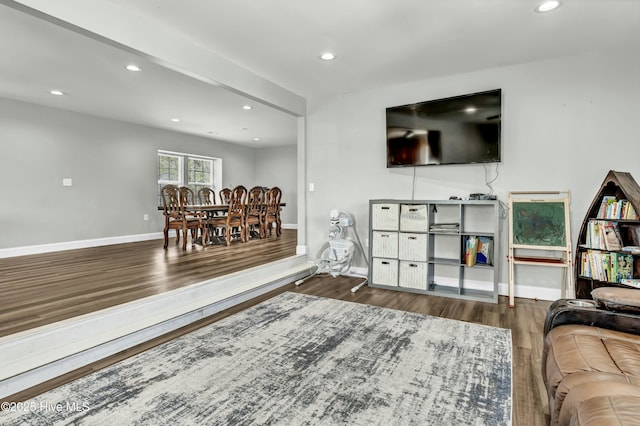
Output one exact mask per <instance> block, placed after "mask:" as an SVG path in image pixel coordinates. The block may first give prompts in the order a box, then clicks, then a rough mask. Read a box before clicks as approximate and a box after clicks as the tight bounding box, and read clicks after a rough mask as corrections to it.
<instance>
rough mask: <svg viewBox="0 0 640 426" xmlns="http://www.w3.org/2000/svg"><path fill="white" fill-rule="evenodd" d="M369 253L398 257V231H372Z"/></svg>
mask: <svg viewBox="0 0 640 426" xmlns="http://www.w3.org/2000/svg"><path fill="white" fill-rule="evenodd" d="M371 255H372V256H373V257H398V233H397V232H383V231H373V241H372V242H371Z"/></svg>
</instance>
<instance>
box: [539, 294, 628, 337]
mask: <svg viewBox="0 0 640 426" xmlns="http://www.w3.org/2000/svg"><path fill="white" fill-rule="evenodd" d="M578 302H579V301H578ZM588 302H591V301H588ZM574 303H576V302H575V301H574V299H559V300H556V301H555V302H553V303H552V304H551V306H550V307H549V310H548V311H547V317H546V319H545V321H544V335H545V336H546V335H547V333H549V331H550V330H551V329H552V328H554V327H557V326H559V325H565V324H582V325H589V326H592V327H600V328H606V329H609V330H615V331H622V332H625V333H631V334H636V335H640V314H633V313H628V312H614V311H609V310H607V309H603V308H599V307H597V305H596V304H595V303H593V304H592V305H591V304H589V305H588V306H577V305H574Z"/></svg>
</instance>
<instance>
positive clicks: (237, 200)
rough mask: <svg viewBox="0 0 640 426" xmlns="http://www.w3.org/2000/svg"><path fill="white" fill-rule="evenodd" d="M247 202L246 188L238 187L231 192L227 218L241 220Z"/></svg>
mask: <svg viewBox="0 0 640 426" xmlns="http://www.w3.org/2000/svg"><path fill="white" fill-rule="evenodd" d="M246 202H247V188H245V187H244V186H242V185H238V186H236V187H235V188H233V190H232V191H231V199H230V200H229V213H228V215H229V217H230V218H243V217H244V206H245V204H246Z"/></svg>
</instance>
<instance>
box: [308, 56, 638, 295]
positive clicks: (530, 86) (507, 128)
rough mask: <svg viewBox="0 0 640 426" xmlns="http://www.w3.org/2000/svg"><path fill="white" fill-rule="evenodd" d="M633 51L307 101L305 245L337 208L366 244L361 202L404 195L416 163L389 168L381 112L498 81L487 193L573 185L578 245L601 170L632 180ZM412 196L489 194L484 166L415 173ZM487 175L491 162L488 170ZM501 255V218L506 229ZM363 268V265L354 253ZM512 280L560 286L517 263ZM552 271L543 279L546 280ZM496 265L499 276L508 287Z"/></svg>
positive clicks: (318, 242)
mask: <svg viewBox="0 0 640 426" xmlns="http://www.w3.org/2000/svg"><path fill="white" fill-rule="evenodd" d="M638 75H640V58H639V57H638V56H637V55H630V54H628V53H627V52H622V53H616V52H608V53H592V54H589V55H582V56H577V57H568V58H562V59H557V60H551V61H545V62H538V63H532V64H523V65H518V66H510V67H503V68H496V69H490V70H486V71H480V72H474V73H469V74H462V75H455V76H449V77H444V78H439V79H432V80H424V81H418V82H413V83H407V84H402V85H396V86H391V87H383V88H378V89H372V90H367V91H361V92H355V93H349V94H344V95H340V96H332V97H327V98H322V99H312V100H309V101H308V104H307V106H308V115H307V146H306V150H307V170H306V173H307V183H308V182H313V183H315V192H311V193H307V229H308V235H307V241H308V244H309V252H310V254H311V255H312V256H313V255H315V254H316V253H317V252H318V250H319V249H320V248H321V246H322V244H323V243H324V242H325V241H326V239H327V236H326V231H327V217H328V214H329V211H330V209H331V208H333V207H339V208H341V209H344V210H348V211H350V212H351V213H353V214H354V215H355V216H356V220H357V223H358V231H359V233H360V236H361V237H362V238H363V239H364V238H366V236H367V228H368V200H369V199H374V198H393V199H410V198H411V195H412V181H413V172H414V169H413V168H400V169H387V168H386V159H385V155H386V151H385V150H386V145H385V108H386V107H389V106H396V105H403V104H408V103H414V102H420V101H426V100H430V99H438V98H443V97H449V96H455V95H461V94H465V93H473V92H480V91H485V90H491V89H496V88H501V89H502V91H503V92H502V93H503V116H502V163H501V164H500V165H499V168H498V169H497V172H498V178H497V179H496V181H495V183H494V185H493V186H494V190H495V193H496V194H497V195H498V197H499V199H500V200H502V201H505V200H506V197H507V192H509V191H516V190H570V191H571V195H572V205H571V220H572V229H571V232H572V237H573V240H574V246H575V243H576V240H575V238H576V236H577V232H578V228H579V226H580V224H581V223H582V220H583V218H584V215H585V214H586V209H587V207H588V206H589V204H590V202H591V200H592V199H593V197H594V196H595V193H596V191H597V190H598V189H599V187H600V184H601V183H602V181H603V179H604V178H605V176H606V173H607V172H608V171H609V170H619V171H627V172H630V173H631V174H632V175H634V177H635V178H636V179H637V180H639V181H640V164H639V162H638V158H640V140H639V131H638V125H637V120H638V119H637V113H638V111H639V110H638V106H637V105H638V99H640V79H639V78H638ZM416 174H417V177H416V181H417V184H416V188H415V198H416V199H421V198H422V199H447V198H449V196H451V195H456V196H460V197H467V196H468V194H469V193H474V192H489V189H488V188H487V186H485V179H486V178H485V169H484V167H483V166H482V165H449V166H435V167H422V168H417V169H416ZM487 174H488V176H489V177H490V178H492V177H494V176H495V174H496V165H491V166H487ZM502 236H503V241H502V253H501V255H502V256H503V259H505V256H506V254H507V250H506V247H507V224H506V220H505V221H503V224H502ZM359 262H360V265H358V266H364V265H363V263H362V262H363V261H362V259H359ZM522 271H523V273H521V274H518V273H517V272H516V274H517V276H518V278H519V280H518V282H519V283H522V284H527V285H533V286H539V287H542V288H543V289H548V288H558V279H557V278H556V274H555V272H548V271H545V270H544V269H541V268H536V269H531V268H529V269H527V270H526V271H525V270H524V269H523V270H522ZM551 276H552V277H553V278H550V277H551ZM507 280H508V276H507V265H506V261H505V262H503V267H502V270H501V271H500V282H501V283H506V282H507Z"/></svg>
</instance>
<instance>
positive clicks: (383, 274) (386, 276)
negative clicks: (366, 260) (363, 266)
mask: <svg viewBox="0 0 640 426" xmlns="http://www.w3.org/2000/svg"><path fill="white" fill-rule="evenodd" d="M372 263H373V264H372V265H371V267H372V271H371V281H372V282H373V284H378V285H387V286H394V287H397V286H398V261H397V260H395V259H379V258H375V257H374V258H373V262H372Z"/></svg>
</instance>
